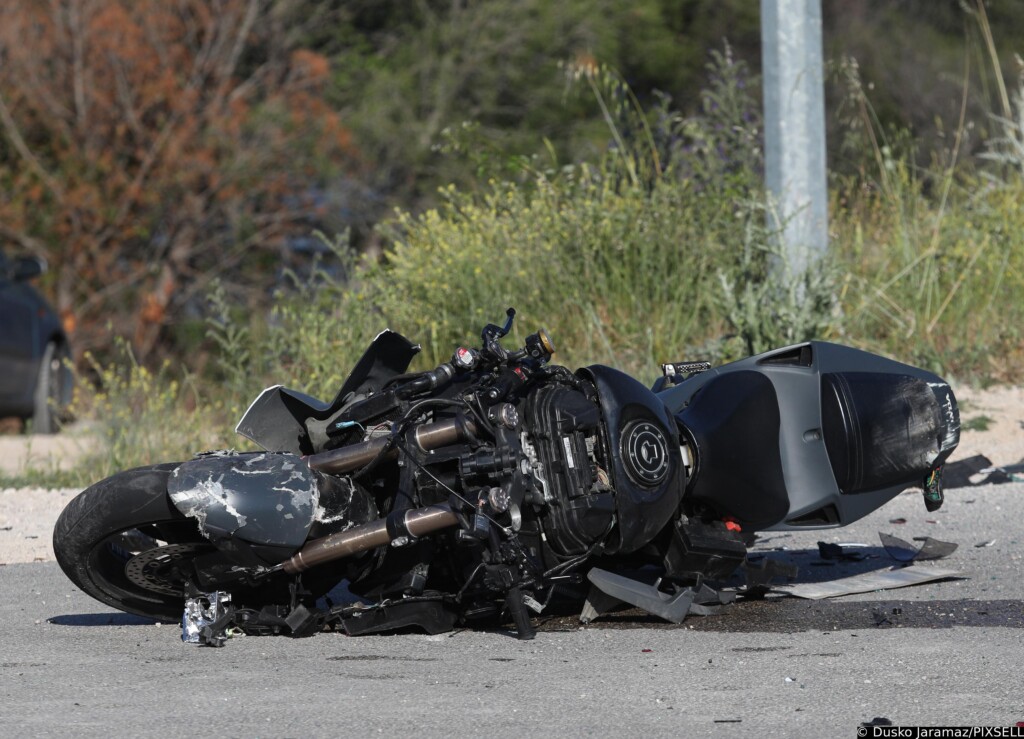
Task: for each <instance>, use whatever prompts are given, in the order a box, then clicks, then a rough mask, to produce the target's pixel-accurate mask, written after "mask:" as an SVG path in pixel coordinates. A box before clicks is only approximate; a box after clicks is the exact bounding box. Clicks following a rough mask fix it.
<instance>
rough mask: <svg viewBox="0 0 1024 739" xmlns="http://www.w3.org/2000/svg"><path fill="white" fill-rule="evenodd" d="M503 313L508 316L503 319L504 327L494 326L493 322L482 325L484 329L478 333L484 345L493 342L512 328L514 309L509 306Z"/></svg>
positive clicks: (514, 315)
mask: <svg viewBox="0 0 1024 739" xmlns="http://www.w3.org/2000/svg"><path fill="white" fill-rule="evenodd" d="M505 315H506V316H508V318H507V319H506V321H505V325H504V327H500V326H495V325H494V324H493V323H488V324H487V325H486V326H484V330H483V332H482V333H481V335H480V338H482V339H483V340H484V346H488V345H490V344H493V343H494V342H495V341H497V340H498V339H500V338H501V337H503V336H507V335H508V332H509V331H511V330H512V321H514V320H515V317H516V309H515V308H509V309H508V310H506V311H505Z"/></svg>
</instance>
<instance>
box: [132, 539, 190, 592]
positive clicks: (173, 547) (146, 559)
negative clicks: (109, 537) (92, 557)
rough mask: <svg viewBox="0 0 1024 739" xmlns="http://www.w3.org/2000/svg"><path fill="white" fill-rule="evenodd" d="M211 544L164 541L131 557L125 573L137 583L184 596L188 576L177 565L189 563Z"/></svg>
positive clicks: (150, 588)
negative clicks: (188, 560)
mask: <svg viewBox="0 0 1024 739" xmlns="http://www.w3.org/2000/svg"><path fill="white" fill-rule="evenodd" d="M209 549H210V546H209V544H201V543H192V544H165V545H164V546H161V547H154V548H153V549H149V550H147V551H145V552H141V553H140V554H136V555H135V556H134V557H132V558H131V559H130V560H128V562H127V563H126V564H125V566H124V573H125V575H127V576H128V579H129V580H131V581H132V582H133V583H135V584H136V585H139V586H141V587H143V588H146V589H147V590H153V591H155V592H157V593H164V594H166V595H184V590H183V587H182V586H183V583H184V581H185V576H184V574H183V573H181V572H180V571H179V568H178V565H184V564H186V562H185V560H187V559H190V558H191V557H192V556H194V555H195V554H196V553H197V552H201V551H206V550H209Z"/></svg>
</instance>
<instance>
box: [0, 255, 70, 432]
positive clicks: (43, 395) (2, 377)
mask: <svg viewBox="0 0 1024 739" xmlns="http://www.w3.org/2000/svg"><path fill="white" fill-rule="evenodd" d="M44 270H45V264H44V263H43V262H42V261H41V260H39V259H36V258H34V257H23V258H20V259H13V258H12V259H8V258H7V257H6V256H5V255H4V254H3V252H0V418H6V417H9V416H17V417H19V418H23V419H31V420H32V426H31V428H32V430H33V431H34V432H35V433H43V434H50V433H53V432H55V431H56V430H57V426H58V423H59V421H60V419H61V418H62V416H63V414H64V412H65V409H66V408H67V405H68V404H69V403H70V402H71V388H72V377H71V372H70V370H69V369H68V367H67V363H66V360H67V359H68V357H69V356H70V353H69V351H68V341H67V337H66V336H65V335H64V331H63V329H62V328H61V323H60V320H59V319H58V318H57V315H56V314H55V313H54V312H53V309H52V308H51V307H50V306H49V304H48V303H47V302H46V301H45V300H43V298H42V297H41V296H40V295H39V293H38V292H36V290H35V289H34V288H33V287H32V286H31V285H30V284H28V281H29V280H31V279H32V278H33V277H36V276H38V275H40V274H42V273H43V271H44Z"/></svg>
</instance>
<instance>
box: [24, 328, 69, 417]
mask: <svg viewBox="0 0 1024 739" xmlns="http://www.w3.org/2000/svg"><path fill="white" fill-rule="evenodd" d="M67 358H68V352H67V349H65V348H63V347H61V346H60V345H58V344H57V343H56V342H54V341H51V342H50V343H49V344H47V345H46V350H45V351H44V352H43V357H42V360H41V361H40V362H39V375H38V376H37V378H36V394H35V402H34V406H35V410H34V412H33V414H32V432H33V433H36V434H54V433H56V432H57V430H58V429H59V427H60V422H61V419H62V418H63V414H64V412H65V409H66V407H67V404H68V402H69V400H70V398H69V396H70V392H69V387H70V380H71V376H70V374H69V372H68V368H67V366H66V365H65V360H67Z"/></svg>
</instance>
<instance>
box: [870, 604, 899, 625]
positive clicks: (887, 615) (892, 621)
mask: <svg viewBox="0 0 1024 739" xmlns="http://www.w3.org/2000/svg"><path fill="white" fill-rule="evenodd" d="M871 615H872V617H874V619H875V626H899V625H900V618H901V617H902V616H903V609H902V608H899V607H897V608H893V609H892V610H891V611H887V610H885V609H883V608H873V609H872V611H871Z"/></svg>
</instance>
